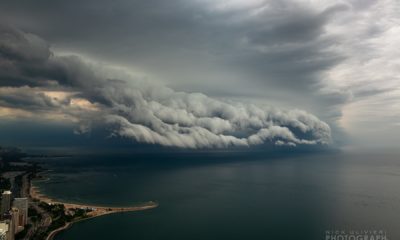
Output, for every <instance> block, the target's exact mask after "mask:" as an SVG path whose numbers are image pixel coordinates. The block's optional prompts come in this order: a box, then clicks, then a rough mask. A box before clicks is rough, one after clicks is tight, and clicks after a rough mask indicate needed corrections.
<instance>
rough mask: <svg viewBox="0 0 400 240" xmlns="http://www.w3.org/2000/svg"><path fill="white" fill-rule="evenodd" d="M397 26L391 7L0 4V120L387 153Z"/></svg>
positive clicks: (241, 0)
mask: <svg viewBox="0 0 400 240" xmlns="http://www.w3.org/2000/svg"><path fill="white" fill-rule="evenodd" d="M399 18H400V4H399V2H398V1H395V0H393V1H390V0H380V1H373V0H354V1H323V0H318V1H313V0H310V1H277V0H275V1H263V0H227V1H222V0H170V1H163V0H145V1H133V0H116V1H105V0H84V1H81V0H80V1H73V0H70V1H64V0H47V1H45V0H35V1H15V0H2V1H1V2H0V21H1V24H2V25H3V26H2V27H1V31H2V32H1V35H0V81H1V82H2V83H1V84H0V120H1V121H3V122H5V121H7V122H13V121H14V120H15V121H17V120H21V119H22V118H24V119H26V118H32V119H36V120H37V119H46V121H53V122H54V121H55V122H57V121H60V122H63V121H67V122H68V121H70V122H71V123H76V125H77V127H76V130H75V133H86V132H89V131H90V128H91V127H93V126H94V125H96V126H98V125H100V126H107V127H105V128H110V126H113V127H112V128H111V129H112V130H110V131H111V132H112V134H113V136H120V137H121V136H122V137H127V138H132V139H133V140H135V141H138V142H142V143H150V144H161V145H166V146H175V147H189V148H200V147H210V146H213V147H215V146H216V147H228V146H243V145H245V146H247V145H258V144H265V143H266V142H272V143H273V144H275V145H285V146H295V145H296V146H297V145H302V144H306V145H309V144H338V145H343V144H344V145H351V146H372V145H374V146H396V145H398V142H399V141H400V58H399V57H400V48H399V47H398V46H399V43H400V19H399ZM120 82H124V83H120ZM125 82H127V84H128V85H129V87H128V86H125V85H123V86H121V84H125ZM127 89H131V90H129V91H128V90H127ZM138 89H139V90H138ZM166 92H168V93H166ZM191 93H201V94H191ZM116 96H117V97H116ZM121 96H123V97H121ZM193 108H195V109H193ZM99 112H101V114H100V113H99ZM39 115H40V116H39ZM138 115H141V116H143V117H140V118H139V117H137V116H138ZM146 116H147V117H146ZM100 118H101V119H103V118H104V120H102V121H101V124H100V123H98V122H99V119H100ZM94 122H96V123H94ZM301 124H303V125H304V126H302V125H301ZM300 125H301V126H300ZM200 139H203V140H200ZM204 139H206V140H204Z"/></svg>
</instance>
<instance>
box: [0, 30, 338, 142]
mask: <svg viewBox="0 0 400 240" xmlns="http://www.w3.org/2000/svg"><path fill="white" fill-rule="evenodd" d="M113 71H115V70H112V69H108V68H107V67H103V68H101V67H99V66H98V65H96V64H93V63H91V62H90V61H88V60H86V59H84V58H83V57H80V56H75V55H66V56H65V55H63V56H61V55H57V54H55V53H53V51H52V50H51V49H50V47H49V43H48V42H46V41H45V40H43V39H41V38H40V37H39V36H36V35H34V34H31V33H26V32H23V31H21V30H18V29H15V28H13V27H9V26H5V25H2V26H0V108H6V109H9V111H12V110H15V111H19V112H20V111H25V112H28V113H29V112H31V113H32V112H34V115H36V117H39V118H40V117H41V114H43V116H63V118H64V119H67V120H71V121H74V122H76V125H77V127H76V133H85V132H88V131H90V129H91V126H93V125H97V126H98V125H100V126H102V127H104V128H105V129H108V130H109V132H110V136H114V137H124V138H129V139H132V140H134V141H135V142H139V143H148V144H157V145H162V146H170V147H178V148H227V147H248V146H255V145H276V146H290V147H294V146H299V145H326V144H329V143H330V142H331V130H330V127H329V125H328V124H327V123H325V122H323V121H321V120H319V119H318V118H317V117H316V116H314V115H312V114H309V113H307V112H305V111H302V110H298V109H295V110H284V109H280V108H277V107H273V106H266V105H262V104H254V103H247V102H238V101H233V100H221V99H216V98H211V97H208V96H206V95H205V94H202V93H186V92H182V91H174V90H173V89H171V88H168V87H165V86H162V85H160V84H156V83H151V82H149V81H143V80H140V79H136V78H135V77H134V76H128V75H129V74H127V76H126V77H127V79H124V78H120V77H118V75H119V74H117V73H116V74H113V73H112V72H113ZM104 72H108V74H104ZM113 76H114V77H113Z"/></svg>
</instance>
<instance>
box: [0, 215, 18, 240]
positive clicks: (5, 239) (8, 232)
mask: <svg viewBox="0 0 400 240" xmlns="http://www.w3.org/2000/svg"><path fill="white" fill-rule="evenodd" d="M14 238H15V234H14V231H12V225H11V221H10V220H5V221H1V222H0V240H14Z"/></svg>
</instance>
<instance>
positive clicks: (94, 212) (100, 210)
mask: <svg viewBox="0 0 400 240" xmlns="http://www.w3.org/2000/svg"><path fill="white" fill-rule="evenodd" d="M29 195H30V198H31V199H32V200H36V201H40V202H45V203H46V204H49V205H55V204H62V205H64V207H65V211H68V210H69V209H84V210H88V212H87V215H86V217H84V218H79V219H74V220H72V221H71V222H67V223H66V224H65V225H63V226H62V227H59V228H56V229H54V230H53V231H51V232H50V233H49V234H48V236H47V237H46V240H52V239H53V238H54V237H55V236H56V235H57V234H58V233H60V232H62V231H64V230H66V229H68V228H70V227H71V226H72V225H73V224H74V223H77V222H80V221H83V220H88V219H92V218H96V217H100V216H104V215H109V214H115V213H121V212H135V211H144V210H148V209H153V208H156V207H158V203H157V202H155V201H148V202H145V203H142V204H140V205H139V204H138V205H134V206H129V207H114V206H112V207H111V206H98V205H90V204H77V203H68V202H63V201H58V200H56V199H53V198H50V197H49V196H46V195H44V194H42V193H41V192H40V190H39V188H38V187H37V186H33V184H32V183H31V184H30V186H29Z"/></svg>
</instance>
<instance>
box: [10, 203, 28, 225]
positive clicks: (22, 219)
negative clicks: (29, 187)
mask: <svg viewBox="0 0 400 240" xmlns="http://www.w3.org/2000/svg"><path fill="white" fill-rule="evenodd" d="M13 207H15V208H18V210H19V217H18V218H19V219H18V223H19V224H18V226H20V227H23V226H25V225H26V224H28V198H14V201H13Z"/></svg>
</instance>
